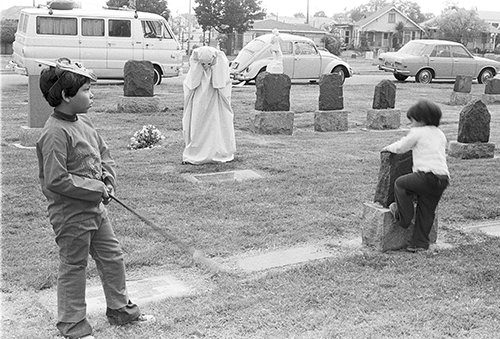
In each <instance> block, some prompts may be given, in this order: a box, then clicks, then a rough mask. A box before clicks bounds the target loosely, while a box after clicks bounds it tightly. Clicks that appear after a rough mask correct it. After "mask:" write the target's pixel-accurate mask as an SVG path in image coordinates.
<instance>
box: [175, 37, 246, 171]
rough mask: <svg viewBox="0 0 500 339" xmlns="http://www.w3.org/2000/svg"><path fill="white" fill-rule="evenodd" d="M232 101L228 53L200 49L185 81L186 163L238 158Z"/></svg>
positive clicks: (191, 59) (184, 153)
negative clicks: (226, 54) (235, 155)
mask: <svg viewBox="0 0 500 339" xmlns="http://www.w3.org/2000/svg"><path fill="white" fill-rule="evenodd" d="M203 64H204V65H205V68H204V67H203ZM230 100H231V80H230V77H229V64H228V60H227V58H226V56H225V54H224V53H223V52H222V51H219V50H217V49H215V48H213V47H208V46H203V47H199V48H196V49H195V50H194V51H193V54H192V55H191V58H190V69H189V71H188V74H187V75H186V79H185V80H184V116H183V119H182V129H183V134H184V142H185V148H184V152H183V154H182V160H183V161H184V162H187V163H191V164H203V163H209V162H228V161H231V160H233V159H234V153H235V152H236V141H235V136H234V125H233V110H232V108H231V102H230Z"/></svg>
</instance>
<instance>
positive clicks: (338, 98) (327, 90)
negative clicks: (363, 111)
mask: <svg viewBox="0 0 500 339" xmlns="http://www.w3.org/2000/svg"><path fill="white" fill-rule="evenodd" d="M342 86H343V79H342V76H340V74H336V73H332V74H323V75H322V76H321V77H320V78H319V110H320V111H333V110H341V109H344V91H343V87H342Z"/></svg>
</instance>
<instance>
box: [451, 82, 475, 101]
mask: <svg viewBox="0 0 500 339" xmlns="http://www.w3.org/2000/svg"><path fill="white" fill-rule="evenodd" d="M471 89H472V77H471V76H465V75H457V76H456V78H455V84H454V85H453V92H451V96H450V102H449V104H450V105H465V104H467V103H468V102H469V101H470V100H471V99H472V94H471V93H470V91H471Z"/></svg>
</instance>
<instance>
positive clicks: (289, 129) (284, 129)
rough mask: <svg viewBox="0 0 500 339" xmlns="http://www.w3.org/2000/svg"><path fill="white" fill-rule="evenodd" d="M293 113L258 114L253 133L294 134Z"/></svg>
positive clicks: (255, 118)
mask: <svg viewBox="0 0 500 339" xmlns="http://www.w3.org/2000/svg"><path fill="white" fill-rule="evenodd" d="M293 121H294V113H293V112H283V111H282V112H277V111H274V112H258V113H256V114H255V117H254V121H253V131H254V132H255V133H257V134H288V135H292V133H293Z"/></svg>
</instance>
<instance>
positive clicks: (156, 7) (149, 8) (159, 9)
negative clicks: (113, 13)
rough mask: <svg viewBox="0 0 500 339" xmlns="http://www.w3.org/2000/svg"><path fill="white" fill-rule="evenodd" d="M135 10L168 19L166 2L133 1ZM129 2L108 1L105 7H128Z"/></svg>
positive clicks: (159, 0)
mask: <svg viewBox="0 0 500 339" xmlns="http://www.w3.org/2000/svg"><path fill="white" fill-rule="evenodd" d="M135 2H136V3H135V6H136V8H134V9H136V10H138V11H141V12H149V13H156V14H159V15H161V16H162V17H164V18H165V19H166V20H168V18H169V17H170V10H169V9H168V8H167V1H166V0H135ZM129 4H130V1H129V0H108V1H107V2H106V5H108V6H109V7H123V6H129Z"/></svg>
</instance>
